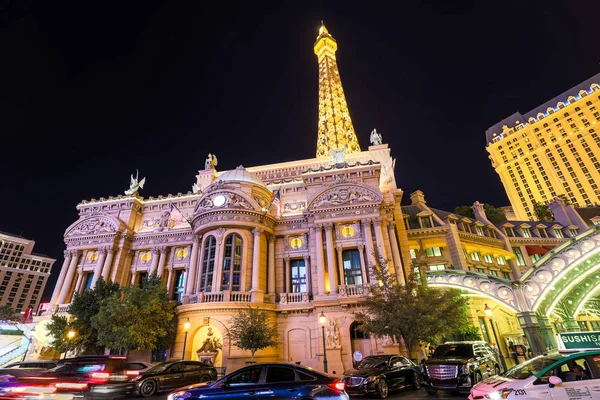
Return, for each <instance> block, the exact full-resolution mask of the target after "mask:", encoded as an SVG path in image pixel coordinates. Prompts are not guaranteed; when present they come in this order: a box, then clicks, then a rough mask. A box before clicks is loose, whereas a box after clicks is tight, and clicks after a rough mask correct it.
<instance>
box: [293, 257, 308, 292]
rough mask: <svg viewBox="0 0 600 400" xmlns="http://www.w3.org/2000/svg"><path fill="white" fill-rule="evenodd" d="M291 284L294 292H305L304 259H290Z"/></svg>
mask: <svg viewBox="0 0 600 400" xmlns="http://www.w3.org/2000/svg"><path fill="white" fill-rule="evenodd" d="M290 284H291V290H292V293H305V292H307V291H308V290H307V287H306V266H305V263H304V260H291V261H290Z"/></svg>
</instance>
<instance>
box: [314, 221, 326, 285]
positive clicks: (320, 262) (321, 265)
mask: <svg viewBox="0 0 600 400" xmlns="http://www.w3.org/2000/svg"><path fill="white" fill-rule="evenodd" d="M321 228H322V225H321V224H318V225H317V226H316V228H315V230H316V232H315V233H316V239H317V240H316V242H317V248H316V251H317V275H318V282H317V283H318V288H319V296H323V295H325V260H324V259H323V233H322V232H321Z"/></svg>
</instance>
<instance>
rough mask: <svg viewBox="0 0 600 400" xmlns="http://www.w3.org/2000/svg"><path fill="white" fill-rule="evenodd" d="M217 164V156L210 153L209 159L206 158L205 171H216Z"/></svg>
mask: <svg viewBox="0 0 600 400" xmlns="http://www.w3.org/2000/svg"><path fill="white" fill-rule="evenodd" d="M217 164H218V161H217V156H215V155H214V154H210V153H208V157H206V161H205V162H204V169H215V167H216V166H217Z"/></svg>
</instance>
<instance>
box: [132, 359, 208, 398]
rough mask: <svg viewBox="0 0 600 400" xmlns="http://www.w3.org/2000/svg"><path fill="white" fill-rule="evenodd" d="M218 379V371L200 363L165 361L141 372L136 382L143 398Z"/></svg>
mask: <svg viewBox="0 0 600 400" xmlns="http://www.w3.org/2000/svg"><path fill="white" fill-rule="evenodd" d="M216 379H217V370H216V369H215V367H213V366H211V365H207V364H205V363H203V362H200V361H165V362H162V363H159V364H156V365H155V366H153V367H152V368H150V369H147V370H146V371H143V372H141V373H140V374H139V375H138V376H137V377H136V378H135V379H134V381H135V382H136V383H137V388H138V392H139V394H140V396H141V397H150V396H153V395H154V394H156V393H157V392H160V391H163V390H168V389H175V388H178V387H182V386H186V385H191V384H194V383H200V382H210V381H214V380H216Z"/></svg>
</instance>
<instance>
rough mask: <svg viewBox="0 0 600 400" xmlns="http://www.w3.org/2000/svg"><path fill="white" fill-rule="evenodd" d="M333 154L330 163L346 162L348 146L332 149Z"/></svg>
mask: <svg viewBox="0 0 600 400" xmlns="http://www.w3.org/2000/svg"><path fill="white" fill-rule="evenodd" d="M331 155H332V156H333V160H331V161H330V163H329V164H330V165H331V164H333V165H340V164H344V163H345V162H346V147H342V148H341V149H331Z"/></svg>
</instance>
